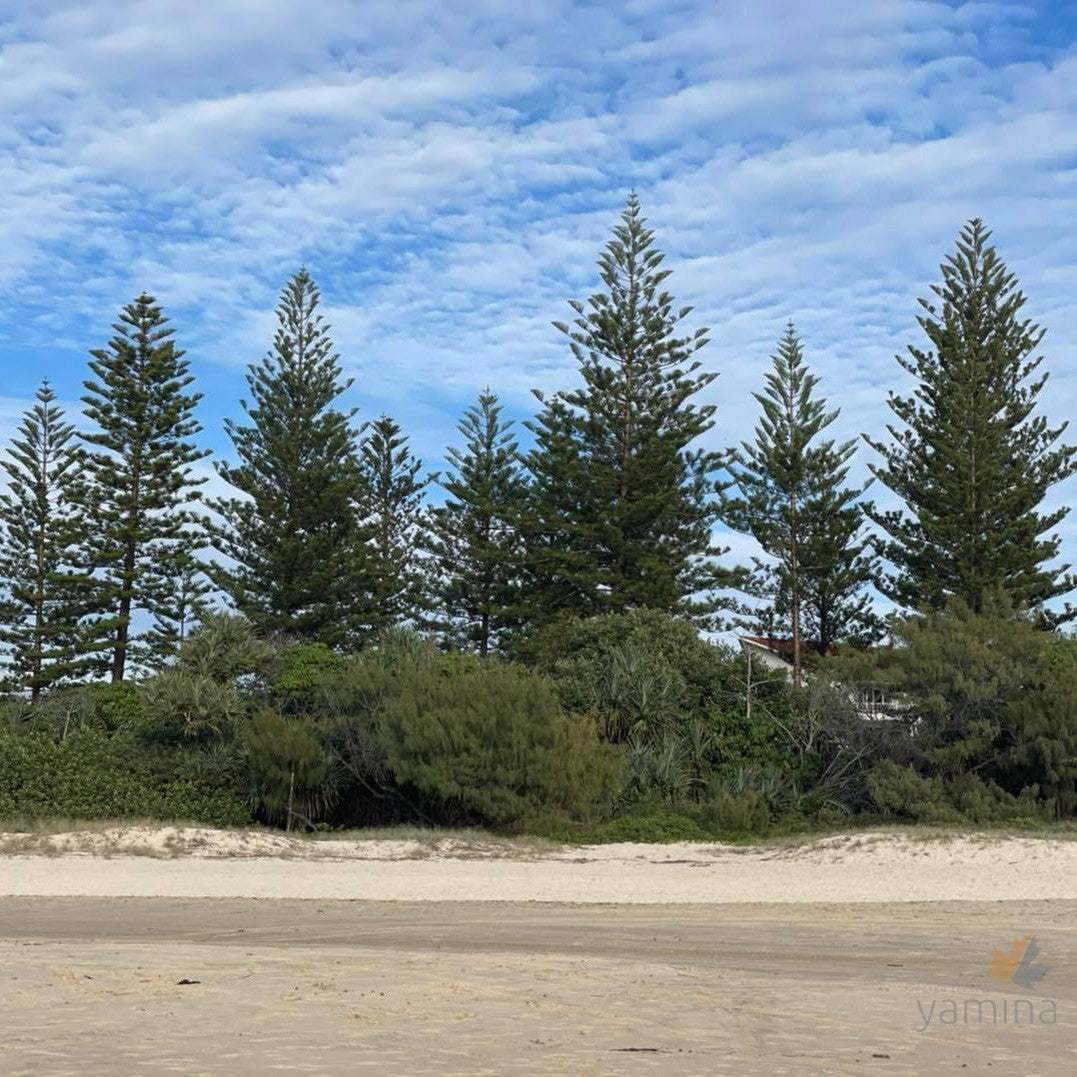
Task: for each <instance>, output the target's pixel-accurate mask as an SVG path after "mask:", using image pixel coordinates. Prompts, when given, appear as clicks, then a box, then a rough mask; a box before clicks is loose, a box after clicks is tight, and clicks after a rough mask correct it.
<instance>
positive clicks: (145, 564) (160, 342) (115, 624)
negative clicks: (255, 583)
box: [82, 294, 209, 682]
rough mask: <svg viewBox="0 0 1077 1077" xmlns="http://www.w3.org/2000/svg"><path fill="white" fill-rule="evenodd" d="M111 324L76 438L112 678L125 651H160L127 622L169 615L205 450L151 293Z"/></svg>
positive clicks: (185, 377) (120, 670)
mask: <svg viewBox="0 0 1077 1077" xmlns="http://www.w3.org/2000/svg"><path fill="white" fill-rule="evenodd" d="M113 329H114V330H115V335H114V336H113V338H112V339H111V340H110V341H109V343H108V345H107V347H105V348H100V349H97V350H95V351H94V352H92V353H91V354H92V356H93V358H92V360H91V362H90V371H91V374H92V377H91V378H90V379H88V380H87V381H86V382H85V383H84V387H85V389H86V395H85V396H84V397H83V398H82V400H83V403H84V404H85V415H86V418H87V419H88V420H89V421H90V423H91V424H93V425H92V428H91V429H90V430H89V431H88V432H86V433H84V434H83V435H82V438H83V440H84V441H85V442H86V443H87V445H88V446H90V450H89V452H88V453H87V456H86V462H87V478H88V480H89V481H88V484H87V486H86V500H87V508H88V512H89V514H90V516H91V519H92V520H93V527H92V531H91V534H90V539H89V544H90V548H91V558H92V563H93V565H94V567H95V570H96V572H95V582H96V584H97V587H98V592H97V597H96V606H97V615H98V616H97V623H96V632H97V640H98V642H97V647H99V648H100V649H101V651H102V652H104V654H105V658H104V660H103V662H102V665H103V666H104V667H105V668H107V670H108V672H109V673H110V674H111V677H112V680H113V682H116V681H122V680H123V679H124V677H125V676H126V674H127V672H128V668H129V665H130V663H131V661H132V660H133V661H136V662H143V661H146V660H151V661H152V660H153V659H154V658H155V657H159V653H158V642H159V641H158V640H157V637H155V636H154V635H153V634H152V633H150V632H149V631H148V630H147V631H142V630H136V629H135V627H134V621H135V617H136V615H137V614H141V615H144V616H146V617H148V618H155V617H160V616H165V617H167V610H168V596H169V594H170V593H171V592H172V590H173V588H174V586H175V582H176V579H177V578H178V577H179V576H180V575H181V574H182V572H183V571H184V566H185V565H186V564H187V563H188V562H189V561H190V560H191V558H192V557H193V556H194V555H195V553H196V552H197V550H198V549H199V548H200V547H201V546H202V545H203V541H202V538H201V534H200V528H199V517H198V515H197V513H196V512H195V511H194V506H195V504H196V503H197V502H198V501H200V499H201V496H202V495H201V492H200V491H199V486H200V485H201V484H202V483H203V482H205V479H204V478H199V477H197V476H196V475H195V473H194V467H193V466H194V464H196V463H197V462H198V461H199V460H201V459H203V458H204V457H206V456H207V455H209V451H208V450H202V449H198V448H197V447H196V446H195V445H194V442H193V441H192V439H193V438H194V437H195V435H197V434H198V433H199V431H200V430H201V426H200V425H199V423H198V421H197V420H196V419H195V417H194V410H195V407H196V405H197V404H198V401H199V400H200V399H201V394H200V393H195V392H189V391H188V390H189V389H190V387H191V384H192V383H193V381H194V378H193V376H192V375H191V374H190V364H189V362H188V361H187V360H186V359H185V358H184V353H183V351H182V350H180V349H179V348H177V347H176V344H175V341H174V340H173V334H174V330H173V329H171V328H170V327H169V325H168V319H167V318H166V317H165V315H164V313H163V312H162V310H161V308H160V306H158V304H157V301H156V300H155V299H154V298H153V297H152V296H150V295H146V294H143V295H140V296H139V297H138V298H137V299H136V300H135V301H134V302H133V303H130V304H128V305H127V306H126V307H125V308H124V309H123V311H121V313H120V316H119V321H118V322H116V324H115V325H114V326H113Z"/></svg>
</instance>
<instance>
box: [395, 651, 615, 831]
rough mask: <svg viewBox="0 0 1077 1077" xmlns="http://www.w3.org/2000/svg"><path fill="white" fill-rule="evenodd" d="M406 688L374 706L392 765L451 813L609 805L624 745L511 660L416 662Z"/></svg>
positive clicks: (465, 816) (566, 814)
mask: <svg viewBox="0 0 1077 1077" xmlns="http://www.w3.org/2000/svg"><path fill="white" fill-rule="evenodd" d="M401 687H402V690H401V691H400V692H399V693H398V694H397V695H395V696H393V697H391V698H389V699H388V700H386V702H385V703H384V704H383V705H382V706H381V708H380V710H379V712H378V738H379V740H380V742H381V744H382V747H383V748H384V750H385V753H386V757H387V761H388V766H389V769H390V770H391V771H392V773H393V775H394V777H395V778H396V780H397V782H400V783H406V784H409V785H413V786H415V787H416V788H417V789H419V790H420V791H421V792H423V793H424V794H426V795H427V796H429V797H432V798H435V799H436V800H437V801H438V802H439V803H440V805H441V806H442V810H443V811H444V812H445V814H446V816H447V817H448V818H449V819H453V818H455V819H456V820H457V821H461V822H463V821H474V822H484V823H489V824H491V825H494V826H508V825H513V824H517V825H521V826H526V825H528V824H533V825H539V824H540V822H541V825H549V821H550V820H554V819H557V818H563V819H573V818H578V819H587V818H591V817H594V816H595V815H598V814H601V813H602V812H603V811H605V810H606V809H607V807H608V805H609V803H610V801H611V799H612V796H613V794H614V792H615V790H616V787H617V784H618V781H619V776H620V769H621V757H620V753H619V752H618V751H617V750H616V749H615V748H613V747H611V746H610V745H606V744H603V743H602V742H601V741H600V740H599V737H598V735H597V732H596V730H595V727H594V724H593V723H592V722H591V721H590V720H589V719H586V718H582V717H579V716H576V715H569V714H565V713H563V712H562V710H561V708H560V706H559V704H558V701H557V698H556V696H555V695H554V693H553V691H552V690H551V688H550V687H549V686H548V685H547V684H546V683H545V681H543V680H542V679H541V678H539V677H537V676H535V675H533V674H528V673H526V672H523V671H520V670H518V669H515V668H513V667H511V666H489V667H481V666H479V667H476V668H473V669H466V670H465V671H464V672H462V673H459V674H457V675H455V676H447V675H446V674H445V673H444V672H443V671H441V670H439V669H436V668H434V669H430V668H414V669H412V670H411V672H410V673H409V676H408V677H407V678H406V680H404V681H403V682H402V686H401Z"/></svg>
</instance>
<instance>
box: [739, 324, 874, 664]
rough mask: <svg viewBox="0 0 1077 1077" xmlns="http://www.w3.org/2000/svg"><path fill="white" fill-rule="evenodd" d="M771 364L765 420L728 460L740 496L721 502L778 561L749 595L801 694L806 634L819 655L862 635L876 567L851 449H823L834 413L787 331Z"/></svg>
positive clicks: (763, 569)
mask: <svg viewBox="0 0 1077 1077" xmlns="http://www.w3.org/2000/svg"><path fill="white" fill-rule="evenodd" d="M771 361H772V364H773V366H772V369H771V371H770V373H769V374H768V375H767V377H766V383H765V388H764V390H763V392H761V393H755V394H754V396H755V398H756V400H757V401H758V402H759V405H760V407H761V408H762V411H763V414H762V416H761V417H760V420H759V423H758V424H757V426H756V429H755V440H754V441H753V442H743V443H742V444H741V446H740V448H738V449H736V450H734V451H733V453H732V454H731V457H730V466H729V471H730V475H731V476H732V479H733V485H735V486H736V488H737V491H738V495H739V496H735V497H731V496H728V495H727V494H725V493H723V509H722V512H723V516H724V519H725V521H726V523H727V524H729V526H731V527H732V528H733V529H734V530H737V531H742V532H744V533H746V534H751V535H753V536H754V537H755V539H756V541H757V542H758V543H759V545H760V546H762V547H763V550H764V551H765V552H766V553H767V554H768V555H769V556H770V557H772V558H773V559H774V562H775V563H774V564H771V565H767V564H763V563H758V562H757V565H756V572H755V573H753V575H752V577H751V580H750V583H749V587H748V590H749V593H751V594H753V595H754V596H756V597H759V598H763V599H764V600H765V601H767V602H768V603H769V604H770V607H771V608H770V609H769V610H767V611H766V613H765V615H764V623H770V624H772V623H773V622H775V621H780V620H782V619H784V621H785V628H786V631H787V632H788V633H789V635H790V637H791V646H792V658H793V680H794V683H796V684H799V683H800V679H801V659H802V655H803V651H804V646H805V639H804V637H805V628H806V627H808V626H810V629H811V631H812V634H813V637H814V638H813V639H812V643H813V645H814V646H815V647H817V648H819V649H821V650H823V651H825V650H826V649H827V648H828V647H829V645H830V644H831V643H834V642H836V641H837V640H838V639H841V638H848V637H854V638H856V637H861V636H862V635H863V634H864V629H865V627H866V625H867V624H870V622H871V614H870V599H869V598H868V596H867V595H866V594H865V593H864V590H863V588H864V584H865V583H866V582H867V581H868V580H869V579H870V578H871V575H872V569H873V563H872V560H871V558H870V556H868V555H867V554H866V553H865V546H866V540H865V539H864V537H863V536H862V535H861V534H860V531H861V527H860V523H861V510H860V508H859V506H858V504H857V499H858V498H859V496H860V495H861V493H862V492H863V490H862V489H852V488H850V487H849V486H847V485H846V481H847V478H848V474H849V462H850V460H851V459H852V457H853V454H854V453H855V451H856V443H855V441H846V442H842V443H837V442H835V441H833V440H832V439H828V438H827V439H822V440H820V435H821V434H822V433H823V431H825V430H826V429H827V427H829V426H830V425H831V423H833V422H834V420H835V419H836V418H837V417H838V414H839V412H838V409H836V408H835V409H833V410H830V411H828V410H827V404H826V401H825V400H823V399H822V398H820V397H819V396H817V395H816V388H817V386H818V383H819V379H818V378H817V377H816V376H815V375H814V374H812V373H811V372H810V371H809V370H808V368H807V366H806V364H805V362H804V351H803V348H802V346H801V342H800V339H799V338H798V337H797V335H796V330H795V329H794V328H793V324H792V322H790V323H789V325H788V326H787V327H786V331H785V335H784V336H783V337H782V339H781V341H780V342H779V345H778V351H777V353H776V354H775V355H774V356H772V357H771Z"/></svg>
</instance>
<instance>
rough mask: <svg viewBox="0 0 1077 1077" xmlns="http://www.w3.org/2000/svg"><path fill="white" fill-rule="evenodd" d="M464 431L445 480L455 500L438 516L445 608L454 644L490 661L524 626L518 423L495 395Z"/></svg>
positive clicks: (436, 550) (438, 569)
mask: <svg viewBox="0 0 1077 1077" xmlns="http://www.w3.org/2000/svg"><path fill="white" fill-rule="evenodd" d="M457 429H458V430H459V431H460V436H461V437H462V438H463V446H462V448H451V449H449V451H448V454H447V456H448V461H449V473H448V474H447V475H446V476H439V477H438V481H439V482H440V484H441V486H442V487H443V488H444V489H445V492H446V493H447V494H448V497H447V499H446V500H445V503H444V504H443V505H441V506H439V507H438V508H436V509H434V510H433V512H432V513H431V552H432V554H433V561H434V564H433V568H434V578H435V580H436V589H437V592H438V594H437V605H438V612H439V615H440V617H441V619H442V621H443V624H442V626H441V628H442V631H443V632H444V634H445V635H446V637H447V638H448V639H449V640H450V641H452V642H453V643H455V644H458V645H461V646H467V647H472V648H474V649H475V650H477V651H478V653H479V654H480V655H483V656H485V655H487V654H489V653H490V652H491V651H496V650H498V649H499V648H500V646H501V644H502V643H503V642H504V637H505V636H506V635H507V634H508V633H509V632H511V631H512V629H513V628H514V627H516V625H517V624H518V622H519V609H518V605H519V595H518V589H519V584H520V571H521V558H522V550H521V544H520V536H519V531H518V527H517V513H518V510H519V506H520V500H521V494H522V491H523V481H522V477H521V474H520V464H519V449H518V445H517V442H516V438H515V437H514V436H513V434H512V423H511V422H506V421H505V420H503V419H502V418H501V405H500V404H499V403H498V400H497V397H496V396H495V395H494V394H493V393H491V392H490V390H489V389H487V390H486V391H485V392H484V393H481V394H480V395H479V399H478V402H477V403H476V404H474V405H473V406H472V407H470V408H468V410H467V411H466V412H465V413H464V417H463V419H462V420H461V421H460V423H459V424H458V426H457Z"/></svg>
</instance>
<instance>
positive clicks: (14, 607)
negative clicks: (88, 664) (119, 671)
mask: <svg viewBox="0 0 1077 1077" xmlns="http://www.w3.org/2000/svg"><path fill="white" fill-rule="evenodd" d="M73 438H74V427H73V426H71V424H70V423H67V422H65V421H64V415H63V411H62V410H61V409H60V408H59V407H57V406H56V394H55V393H54V392H53V391H52V388H51V387H50V386H49V383H48V381H45V382H43V383H42V385H41V387H40V388H39V389H38V391H37V402H36V403H35V404H34V405H33V406H32V407H30V408H29V410H28V411H27V412H26V413H25V415H24V416H23V419H22V422H21V423H20V425H19V429H18V432H17V433H16V435H15V437H14V438H13V439H12V443H11V446H10V447H9V448H8V450H7V454H6V458H4V459H2V460H0V488H2V487H4V486H6V488H7V489H6V492H4V493H0V655H2V656H3V657H4V658H6V660H7V661H6V665H5V667H3V669H2V675H3V679H4V681H6V683H7V685H8V686H9V687H10V688H12V689H13V690H14V691H16V692H23V691H25V692H27V693H28V694H29V696H30V698H31V700H33V701H35V702H36V701H37V700H39V699H40V698H41V696H42V694H43V693H44V692H45V691H46V690H48V689H49V688H51V687H52V686H53V685H56V684H62V683H64V682H65V681H67V680H69V679H71V678H72V677H75V676H78V675H79V674H80V673H82V672H83V668H82V665H83V663H82V656H81V654H80V651H81V648H80V639H81V634H80V622H81V620H82V618H83V617H84V616H85V614H86V599H87V597H88V593H89V588H90V583H91V581H90V578H89V575H88V574H87V573H86V571H85V570H83V569H81V568H80V567H79V561H80V546H81V544H82V541H83V538H84V536H85V530H86V524H85V520H84V517H83V516H82V513H81V511H80V508H79V504H78V501H79V499H78V496H77V490H78V485H79V481H80V472H81V465H82V454H81V452H80V451H79V449H78V448H77V446H76V445H75V444H74V440H73Z"/></svg>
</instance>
